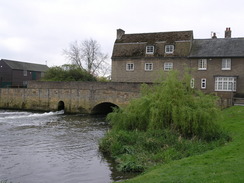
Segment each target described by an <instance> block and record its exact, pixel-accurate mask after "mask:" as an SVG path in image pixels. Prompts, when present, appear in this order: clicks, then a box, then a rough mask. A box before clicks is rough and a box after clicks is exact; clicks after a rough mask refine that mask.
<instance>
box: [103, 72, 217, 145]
mask: <svg viewBox="0 0 244 183" xmlns="http://www.w3.org/2000/svg"><path fill="white" fill-rule="evenodd" d="M180 78H181V79H180ZM190 80H191V76H190V75H188V74H185V75H184V77H182V76H180V75H179V73H178V72H176V71H171V72H169V74H168V75H167V77H165V79H163V80H162V82H160V83H157V84H154V85H153V86H148V85H144V86H143V87H142V92H141V97H140V98H138V99H135V100H133V101H132V102H131V103H130V104H129V105H128V106H127V107H126V108H123V109H115V111H114V112H113V113H110V114H109V115H108V116H107V119H108V120H109V121H110V123H111V125H112V130H127V131H133V130H139V131H147V130H158V129H170V130H173V131H175V132H177V133H180V134H181V135H182V136H183V137H186V138H192V137H196V138H199V139H204V140H213V139H216V138H218V136H219V135H220V133H221V130H220V128H219V126H218V124H217V118H218V117H219V115H220V110H219V107H218V106H217V98H216V97H215V96H213V95H207V94H204V93H202V92H201V91H197V90H195V89H193V88H191V87H190Z"/></svg>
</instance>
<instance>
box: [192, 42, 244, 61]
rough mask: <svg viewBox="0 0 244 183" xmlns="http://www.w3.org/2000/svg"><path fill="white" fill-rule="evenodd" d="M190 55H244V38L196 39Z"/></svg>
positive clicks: (198, 56) (193, 56) (202, 56)
mask: <svg viewBox="0 0 244 183" xmlns="http://www.w3.org/2000/svg"><path fill="white" fill-rule="evenodd" d="M190 57H191V58H200V57H201V58H204V57H244V38H220V39H219V38H218V39H195V40H193V44H192V49H191V52H190Z"/></svg>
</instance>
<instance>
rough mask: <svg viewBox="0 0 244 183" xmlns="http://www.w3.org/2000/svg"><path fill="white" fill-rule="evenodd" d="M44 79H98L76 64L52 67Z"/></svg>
mask: <svg viewBox="0 0 244 183" xmlns="http://www.w3.org/2000/svg"><path fill="white" fill-rule="evenodd" d="M42 81H96V78H95V77H94V76H93V75H92V74H90V73H88V72H87V71H86V70H84V69H81V68H80V67H78V66H76V65H68V64H66V65H63V66H55V67H50V68H49V69H48V71H47V72H46V73H45V75H44V77H43V78H42Z"/></svg>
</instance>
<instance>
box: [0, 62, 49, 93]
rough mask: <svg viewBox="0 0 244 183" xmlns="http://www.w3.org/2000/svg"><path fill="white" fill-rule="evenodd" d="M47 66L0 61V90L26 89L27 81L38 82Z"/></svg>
mask: <svg viewBox="0 0 244 183" xmlns="http://www.w3.org/2000/svg"><path fill="white" fill-rule="evenodd" d="M47 70H48V66H46V65H42V64H33V63H27V62H20V61H13V60H6V59H1V60H0V88H5V87H26V86H27V83H28V81H31V80H39V79H41V77H42V76H43V75H44V72H45V71H47Z"/></svg>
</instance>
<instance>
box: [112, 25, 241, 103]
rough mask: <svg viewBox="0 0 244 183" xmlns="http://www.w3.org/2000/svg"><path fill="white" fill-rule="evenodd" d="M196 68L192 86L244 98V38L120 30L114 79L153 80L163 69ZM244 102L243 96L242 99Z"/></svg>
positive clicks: (222, 96) (113, 64)
mask: <svg viewBox="0 0 244 183" xmlns="http://www.w3.org/2000/svg"><path fill="white" fill-rule="evenodd" d="M185 67H189V68H191V70H192V77H193V78H192V82H191V84H192V87H195V88H197V89H200V90H202V91H204V92H206V93H214V94H216V95H218V96H220V97H221V98H223V99H227V103H228V104H227V105H231V103H232V102H233V100H232V99H233V97H237V98H241V97H243V98H244V37H243V38H232V37H231V30H230V28H226V30H225V38H217V37H216V34H214V35H213V37H212V38H210V39H193V31H175V32H159V33H142V34H125V31H123V30H122V29H118V30H117V39H116V41H115V43H114V49H113V54H112V75H111V79H112V81H114V82H153V81H156V80H157V78H158V75H159V72H166V73H167V72H168V71H169V70H171V69H176V70H179V71H183V70H184V68H185ZM240 100H242V101H243V99H240Z"/></svg>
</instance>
